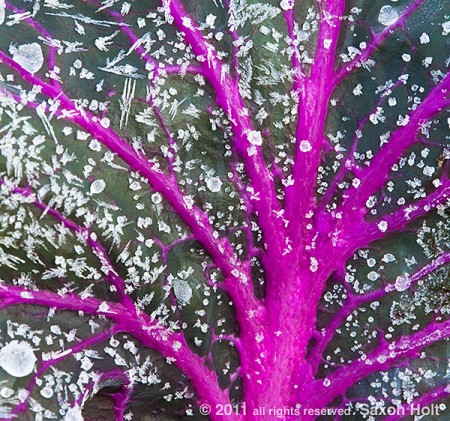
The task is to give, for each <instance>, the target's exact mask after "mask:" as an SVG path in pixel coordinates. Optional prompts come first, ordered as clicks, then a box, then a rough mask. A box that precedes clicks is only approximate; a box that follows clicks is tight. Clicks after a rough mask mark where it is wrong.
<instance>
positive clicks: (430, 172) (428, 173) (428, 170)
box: [423, 165, 435, 177]
mask: <svg viewBox="0 0 450 421" xmlns="http://www.w3.org/2000/svg"><path fill="white" fill-rule="evenodd" d="M434 172H435V169H434V167H430V166H428V165H426V166H425V167H424V169H423V174H424V175H426V176H428V177H431V176H432V175H433V174H434Z"/></svg>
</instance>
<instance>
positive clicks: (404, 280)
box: [395, 274, 411, 292]
mask: <svg viewBox="0 0 450 421" xmlns="http://www.w3.org/2000/svg"><path fill="white" fill-rule="evenodd" d="M410 285H411V279H409V275H408V274H404V275H401V276H399V277H397V279H396V280H395V289H396V290H397V291H400V292H401V291H406V290H407V289H408V288H409V286H410Z"/></svg>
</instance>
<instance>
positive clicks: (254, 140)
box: [247, 130, 262, 146]
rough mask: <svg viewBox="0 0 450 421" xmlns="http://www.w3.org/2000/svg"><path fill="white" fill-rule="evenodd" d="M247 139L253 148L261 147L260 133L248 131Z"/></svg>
mask: <svg viewBox="0 0 450 421" xmlns="http://www.w3.org/2000/svg"><path fill="white" fill-rule="evenodd" d="M247 139H248V141H249V142H250V143H251V144H252V145H255V146H261V145H262V137H261V133H260V132H258V131H256V130H252V131H250V132H249V133H248V134H247Z"/></svg>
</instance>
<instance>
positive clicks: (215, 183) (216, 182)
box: [206, 177, 222, 193]
mask: <svg viewBox="0 0 450 421" xmlns="http://www.w3.org/2000/svg"><path fill="white" fill-rule="evenodd" d="M206 187H208V189H209V190H211V191H212V192H213V193H217V192H219V191H220V189H221V188H222V181H221V180H220V178H219V177H211V178H207V179H206Z"/></svg>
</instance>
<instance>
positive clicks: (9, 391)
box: [0, 387, 14, 399]
mask: <svg viewBox="0 0 450 421" xmlns="http://www.w3.org/2000/svg"><path fill="white" fill-rule="evenodd" d="M12 395H14V390H12V389H11V388H10V387H3V388H2V390H0V396H1V397H2V398H5V399H8V398H10V397H11V396H12Z"/></svg>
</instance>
